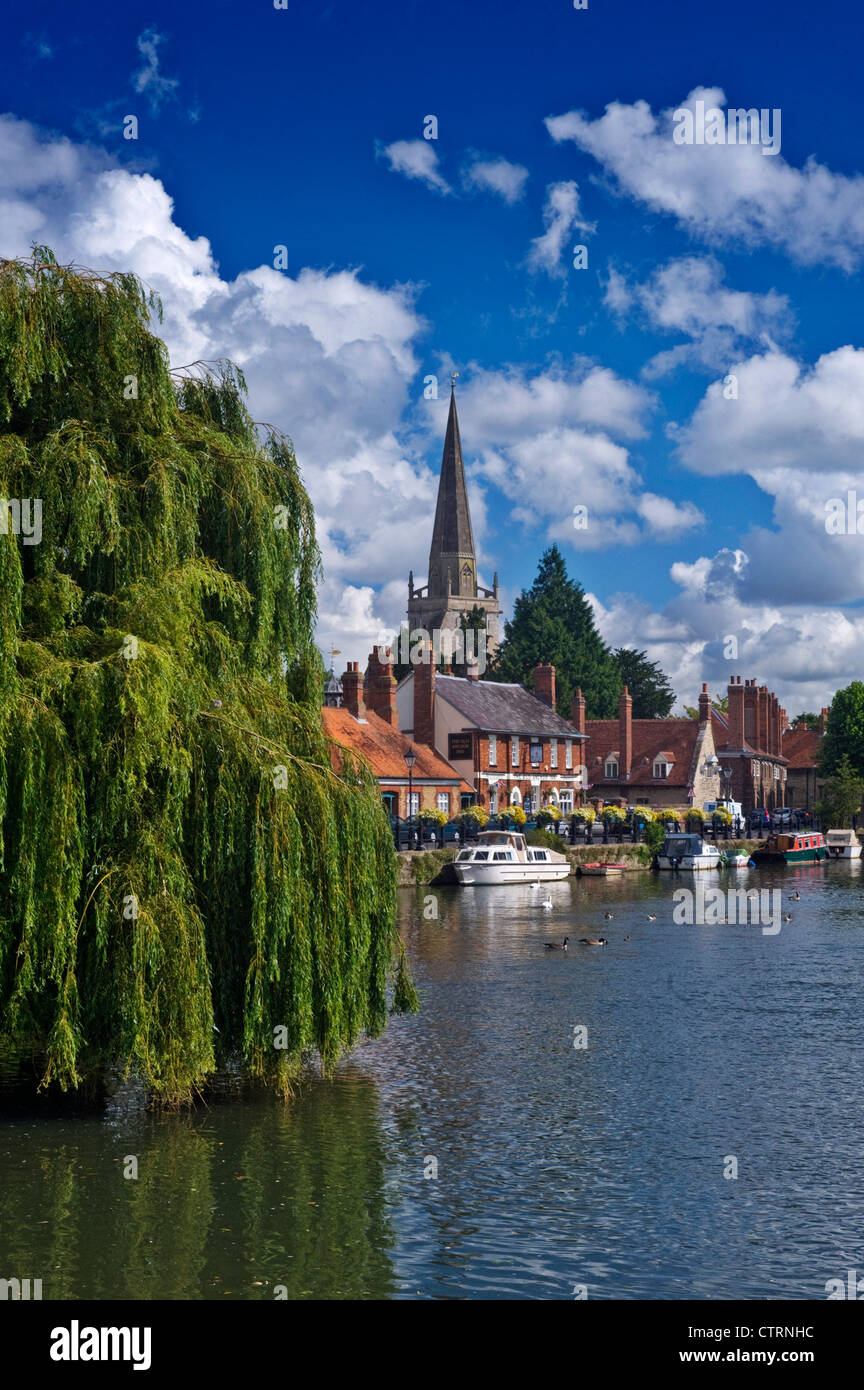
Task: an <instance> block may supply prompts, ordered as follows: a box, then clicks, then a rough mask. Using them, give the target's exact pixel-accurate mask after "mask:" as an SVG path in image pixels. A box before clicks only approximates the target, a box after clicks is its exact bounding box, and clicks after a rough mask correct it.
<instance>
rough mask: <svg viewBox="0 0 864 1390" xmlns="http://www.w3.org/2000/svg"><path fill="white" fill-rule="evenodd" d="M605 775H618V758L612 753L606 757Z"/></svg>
mask: <svg viewBox="0 0 864 1390" xmlns="http://www.w3.org/2000/svg"><path fill="white" fill-rule="evenodd" d="M606 776H607V777H617V776H618V759H617V758H616V757H615V756H614V754H612V753H610V754H609V757H608V758H607V759H606Z"/></svg>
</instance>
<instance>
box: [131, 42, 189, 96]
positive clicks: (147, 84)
mask: <svg viewBox="0 0 864 1390" xmlns="http://www.w3.org/2000/svg"><path fill="white" fill-rule="evenodd" d="M164 42H165V35H164V34H160V33H159V32H158V31H157V30H156V29H154V28H150V29H145V30H144V32H143V33H141V34H139V35H138V37H137V39H136V40H135V43H136V45H137V48H138V52H139V53H140V54H141V59H142V61H141V66H140V68H138V70H137V72H135V73H133V75H132V86H133V87H134V88H135V91H136V92H143V93H144V95H145V96H146V97H147V100H148V103H149V105H150V111H151V113H152V114H153V115H156V114H157V112H158V111H159V108H160V106H162V104H163V102H166V101H168V100H169V99H173V98H174V97H175V96H176V93H177V88H178V87H179V86H180V83H179V82H178V80H177V78H176V77H165V76H164V74H163V73H161V72H160V71H159V45H160V44H162V43H164Z"/></svg>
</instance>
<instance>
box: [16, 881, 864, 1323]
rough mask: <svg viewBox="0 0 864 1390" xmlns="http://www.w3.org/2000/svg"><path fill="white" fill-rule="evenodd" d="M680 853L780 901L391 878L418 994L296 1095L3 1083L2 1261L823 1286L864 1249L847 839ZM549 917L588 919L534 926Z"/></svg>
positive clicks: (539, 1283)
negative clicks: (25, 1094)
mask: <svg viewBox="0 0 864 1390" xmlns="http://www.w3.org/2000/svg"><path fill="white" fill-rule="evenodd" d="M701 878H702V881H703V882H704V883H705V884H706V885H707V884H709V883H710V884H717V885H720V886H723V887H725V886H727V884H730V883H734V884H736V885H739V886H741V885H744V884H746V885H747V886H759V887H770V888H775V887H778V888H782V890H783V910H784V912H791V913H792V917H793V920H792V922H790V923H783V926H782V930H781V931H780V932H779V934H777V935H765V934H763V933H762V932H761V931H760V929H759V927H758V926H753V925H742V926H728V925H726V926H678V925H675V924H674V923H673V921H672V901H671V894H672V890H673V887H674V886H679V885H690V886H692V883H693V879H694V876H692V875H691V876H687V875H681V876H679V877H678V878H676V879H674V880H673V878H672V877H671V876H670V875H664V876H660V877H657V876H649V875H641V874H640V875H625V876H623V877H622V878H621V879H619V880H617V881H615V880H599V879H581V880H577V879H573V880H569V881H568V882H566V883H563V884H552V885H550V886H549V892H550V895H551V897H552V898H553V901H554V910H553V911H552V912H551V913H547V912H543V911H541V910H540V909H539V906H538V903H537V899H538V898H539V897H542V896H545V889H544V890H543V891H542V892H540V893H538V892H537V891H535V890H531V889H530V888H527V887H526V888H522V887H506V888H485V889H480V888H477V889H472V888H466V889H440V890H437V891H436V890H431V889H420V890H418V891H417V892H416V893H415V892H413V891H408V890H405V891H404V892H403V894H402V898H401V910H402V920H403V932H404V935H405V939H406V942H407V944H408V949H409V953H410V955H411V958H412V961H413V965H414V972H415V977H416V979H417V983H418V986H419V988H420V992H421V995H422V998H423V1011H422V1013H421V1014H420V1015H419V1016H418V1017H416V1018H400V1019H396V1020H395V1021H394V1022H393V1023H392V1025H391V1026H390V1027H389V1028H388V1030H387V1033H386V1035H385V1036H384V1037H383V1038H381V1039H378V1040H377V1041H375V1042H372V1043H367V1044H366V1045H365V1046H364V1047H362V1048H360V1049H359V1050H358V1051H357V1052H356V1053H355V1054H354V1055H353V1056H352V1057H351V1058H350V1059H348V1060H347V1061H345V1062H344V1063H343V1064H342V1065H341V1066H340V1068H339V1070H338V1074H337V1077H336V1079H335V1081H333V1082H332V1083H322V1082H320V1081H312V1082H310V1084H309V1085H308V1086H306V1087H305V1088H304V1091H303V1094H302V1097H301V1099H300V1100H299V1101H298V1102H296V1103H295V1104H294V1105H292V1106H290V1107H284V1106H282V1105H281V1104H279V1103H278V1102H274V1101H272V1100H270V1099H269V1098H260V1099H255V1100H248V1099H244V1100H240V1099H234V1100H230V1099H224V1100H220V1101H216V1102H214V1103H212V1104H211V1105H210V1106H209V1107H208V1108H206V1109H204V1108H202V1109H199V1110H197V1111H196V1112H195V1113H194V1114H192V1115H179V1116H178V1115H153V1114H150V1113H147V1112H142V1111H141V1110H140V1109H139V1108H137V1107H136V1106H134V1105H125V1104H124V1103H123V1101H122V1098H119V1097H118V1100H117V1102H116V1103H115V1104H114V1105H113V1106H112V1107H111V1108H110V1109H109V1110H108V1111H107V1112H105V1113H102V1114H98V1115H87V1116H80V1115H79V1116H57V1115H53V1116H42V1115H38V1114H34V1113H33V1112H23V1113H21V1112H17V1113H16V1112H13V1111H11V1110H10V1109H9V1108H8V1106H7V1107H5V1108H4V1110H3V1111H2V1113H0V1277H7V1278H8V1277H12V1276H17V1277H19V1278H26V1277H30V1278H41V1279H42V1280H43V1296H44V1297H45V1298H76V1297H80V1298H109V1297H123V1298H159V1297H161V1298H184V1299H185V1298H192V1299H195V1298H214V1299H220V1298H223V1299H224V1298H230V1299H238V1298H240V1299H245V1298H266V1299H272V1298H274V1296H276V1292H277V1286H281V1288H279V1290H278V1291H279V1292H280V1293H282V1294H283V1296H284V1295H287V1297H288V1298H292V1299H293V1298H333V1299H339V1298H346V1297H348V1298H417V1297H421V1298H457V1299H458V1298H489V1297H493V1298H524V1297H529V1298H554V1299H558V1298H572V1297H573V1291H574V1287H575V1286H576V1285H580V1284H584V1285H587V1288H588V1294H589V1297H591V1298H662V1299H677V1298H703V1299H707V1298H713V1299H723V1298H733V1297H740V1298H757V1299H759V1298H799V1299H800V1298H803V1299H807V1298H824V1297H825V1283H826V1281H827V1280H828V1279H832V1278H837V1277H839V1278H844V1279H845V1276H846V1271H847V1269H850V1268H857V1269H859V1270H861V1269H864V1180H862V1164H864V1143H862V1139H864V1108H862V1103H861V1102H862V1069H864V1030H862V1021H861V1013H862V1003H861V1001H862V994H864V990H862V985H864V966H862V961H864V920H862V908H864V877H862V873H861V866H860V865H859V864H852V865H846V866H842V865H836V864H835V865H832V866H830V867H828V868H826V867H823V866H818V867H817V866H813V867H811V866H798V867H793V868H788V869H786V870H782V869H778V870H777V871H776V873H770V872H762V871H755V870H751V871H741V872H738V873H737V874H736V875H735V877H734V878H733V877H732V875H731V874H730V875H726V876H720V875H717V874H703V875H701ZM796 890H797V891H800V894H801V901H800V902H792V901H791V900H790V897H791V893H792V892H793V891H796ZM433 909H437V912H438V916H437V919H436V918H434V917H427V916H425V915H424V912H425V913H429V912H431V911H432V910H433ZM606 911H611V912H612V913H613V917H612V920H611V921H607V920H606V918H605V912H606ZM649 913H656V915H657V920H656V922H649V921H648V920H647V918H648V914H649ZM565 934H569V935H570V937H571V938H574V937H577V938H578V937H580V936H587V935H602V936H606V937H607V938H608V943H609V944H608V945H607V946H606V947H605V948H602V949H601V948H590V947H585V946H580V945H578V944H574V943H573V942H572V940H571V946H570V949H569V950H568V951H567V952H566V954H565V953H563V952H560V951H554V952H547V951H545V950H544V949H543V943H544V942H545V941H547V940H550V941H551V940H561V938H562V937H563V936H564V935H565ZM626 937H629V938H630V939H629V940H625V938H626ZM576 1025H582V1026H584V1027H586V1028H587V1042H588V1046H587V1048H586V1049H575V1048H574V1046H573V1040H574V1026H576ZM128 1156H134V1157H136V1158H137V1160H138V1178H137V1180H129V1179H124V1177H123V1170H124V1160H125V1159H126V1158H127V1157H128ZM731 1159H735V1160H737V1165H738V1177H737V1179H729V1178H724V1167H725V1168H726V1169H727V1170H729V1169H730V1168H731V1167H732V1164H731V1162H730V1160H731ZM436 1165H437V1177H433V1176H427V1174H431V1173H432V1172H433V1170H434V1169H435V1167H436ZM127 1166H128V1165H127Z"/></svg>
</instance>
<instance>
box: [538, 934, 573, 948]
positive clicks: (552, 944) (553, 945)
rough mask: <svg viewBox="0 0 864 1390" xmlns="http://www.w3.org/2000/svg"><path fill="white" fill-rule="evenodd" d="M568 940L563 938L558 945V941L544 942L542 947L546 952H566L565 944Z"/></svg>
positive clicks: (567, 937) (566, 937)
mask: <svg viewBox="0 0 864 1390" xmlns="http://www.w3.org/2000/svg"><path fill="white" fill-rule="evenodd" d="M569 940H570V938H569V936H565V938H564V940H563V941H561V942H560V943H559V942H558V941H545V942H544V943H543V945H544V947H545V949H546V950H547V951H566V950H567V942H568V941H569Z"/></svg>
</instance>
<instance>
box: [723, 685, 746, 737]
mask: <svg viewBox="0 0 864 1390" xmlns="http://www.w3.org/2000/svg"><path fill="white" fill-rule="evenodd" d="M726 694H727V695H728V697H729V698H728V703H727V706H726V719H727V723H728V725H729V747H730V748H731V749H734V751H735V752H736V753H737V752H739V751H740V749H742V748H743V747H744V687H743V685H742V684H741V677H740V676H735V677H734V678H733V680H732V681H731V682H730V683H729V685H728V686H727V689H726Z"/></svg>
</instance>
